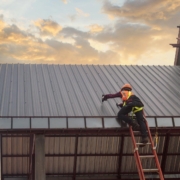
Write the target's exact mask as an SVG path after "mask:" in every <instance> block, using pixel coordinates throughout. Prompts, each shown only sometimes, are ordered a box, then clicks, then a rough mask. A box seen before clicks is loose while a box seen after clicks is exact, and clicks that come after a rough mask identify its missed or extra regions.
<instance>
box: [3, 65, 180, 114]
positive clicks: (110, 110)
mask: <svg viewBox="0 0 180 180" xmlns="http://www.w3.org/2000/svg"><path fill="white" fill-rule="evenodd" d="M0 75H1V76H0V82H1V87H0V94H1V97H0V98H1V99H0V100H1V101H0V115H1V116H114V115H116V114H117V112H118V110H119V109H118V108H117V107H116V105H115V104H116V102H120V101H121V100H120V99H119V98H116V99H109V100H108V101H106V102H104V103H102V102H101V96H102V94H108V93H111V94H112V93H116V92H118V91H119V90H120V88H121V86H122V85H123V84H124V83H131V84H132V86H133V91H134V92H135V94H136V95H137V96H139V97H140V98H141V99H142V101H143V102H144V105H145V112H146V115H147V116H178V115H180V114H179V109H180V91H179V89H180V81H179V78H180V67H177V66H117V65H35V64H34V65H30V64H29V65H28V64H26V65H23V64H1V66H0Z"/></svg>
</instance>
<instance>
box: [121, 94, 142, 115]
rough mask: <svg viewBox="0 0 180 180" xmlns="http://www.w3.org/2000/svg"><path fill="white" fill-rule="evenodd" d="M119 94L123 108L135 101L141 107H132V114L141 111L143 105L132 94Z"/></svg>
mask: <svg viewBox="0 0 180 180" xmlns="http://www.w3.org/2000/svg"><path fill="white" fill-rule="evenodd" d="M120 93H121V95H122V97H121V98H122V101H123V106H125V105H128V103H132V104H133V101H136V102H138V103H139V104H140V105H141V106H132V111H133V113H136V112H138V111H141V110H142V109H143V106H144V105H143V103H142V102H141V100H140V99H139V98H138V97H137V96H135V95H134V93H133V92H132V91H121V92H120Z"/></svg>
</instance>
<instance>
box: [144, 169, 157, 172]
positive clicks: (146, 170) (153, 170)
mask: <svg viewBox="0 0 180 180" xmlns="http://www.w3.org/2000/svg"><path fill="white" fill-rule="evenodd" d="M143 171H144V172H158V171H159V170H158V169H143Z"/></svg>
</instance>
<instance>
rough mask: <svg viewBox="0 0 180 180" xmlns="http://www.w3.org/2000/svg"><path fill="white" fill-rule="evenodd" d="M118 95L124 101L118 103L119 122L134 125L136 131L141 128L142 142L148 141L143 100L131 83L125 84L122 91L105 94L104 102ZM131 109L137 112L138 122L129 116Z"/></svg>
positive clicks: (103, 96)
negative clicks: (133, 89)
mask: <svg viewBox="0 0 180 180" xmlns="http://www.w3.org/2000/svg"><path fill="white" fill-rule="evenodd" d="M117 97H120V98H121V99H122V103H120V104H117V106H119V107H121V109H120V110H119V112H118V114H117V121H118V123H119V124H121V125H122V124H123V121H124V122H125V123H127V124H129V125H130V126H132V129H133V130H134V131H139V130H140V131H141V135H142V140H141V143H148V136H147V129H146V124H145V121H144V117H143V107H144V105H143V103H142V102H141V100H140V99H139V98H138V97H137V96H136V95H134V93H133V92H132V87H131V85H130V84H124V85H123V87H122V88H121V90H120V92H117V93H115V94H106V95H104V94H103V95H102V102H104V101H106V100H107V99H110V98H117ZM131 111H132V112H133V113H134V114H135V116H136V119H137V122H138V123H136V122H135V121H134V120H132V118H130V117H129V116H127V115H128V113H130V112H131Z"/></svg>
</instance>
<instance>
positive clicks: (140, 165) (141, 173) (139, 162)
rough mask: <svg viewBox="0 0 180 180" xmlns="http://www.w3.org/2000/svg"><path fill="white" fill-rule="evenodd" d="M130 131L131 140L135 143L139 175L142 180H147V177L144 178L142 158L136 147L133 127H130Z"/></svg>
mask: <svg viewBox="0 0 180 180" xmlns="http://www.w3.org/2000/svg"><path fill="white" fill-rule="evenodd" d="M129 130H130V134H131V138H132V142H133V147H134V157H135V160H136V165H137V169H138V174H139V177H140V180H145V176H144V172H143V168H142V164H141V160H140V157H139V152H138V147H137V145H136V140H135V137H134V133H133V130H132V127H131V126H129Z"/></svg>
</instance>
